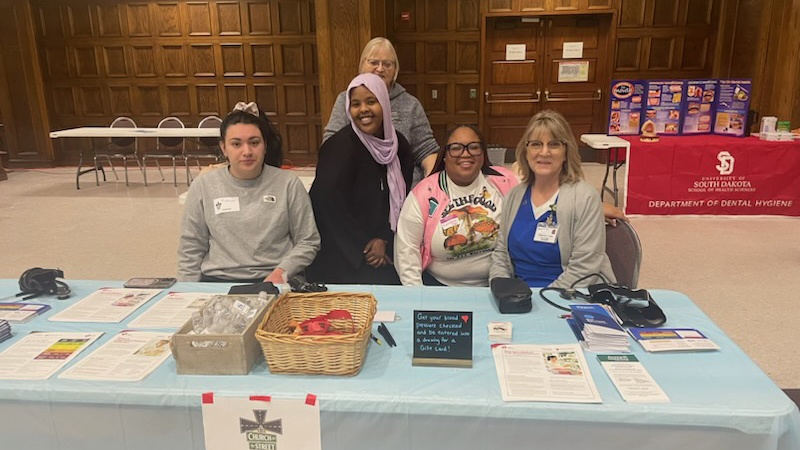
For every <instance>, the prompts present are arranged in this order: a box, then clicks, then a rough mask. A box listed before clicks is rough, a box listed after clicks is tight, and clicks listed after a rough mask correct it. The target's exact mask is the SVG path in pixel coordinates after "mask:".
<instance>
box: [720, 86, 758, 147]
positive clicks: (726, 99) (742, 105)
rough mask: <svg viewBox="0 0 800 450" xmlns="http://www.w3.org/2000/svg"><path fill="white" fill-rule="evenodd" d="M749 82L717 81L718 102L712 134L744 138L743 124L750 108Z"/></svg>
mask: <svg viewBox="0 0 800 450" xmlns="http://www.w3.org/2000/svg"><path fill="white" fill-rule="evenodd" d="M751 84H752V82H751V81H750V80H719V92H718V95H719V100H718V101H717V116H716V120H715V121H714V133H717V134H726V135H729V136H737V137H743V136H745V122H746V121H747V111H748V110H749V108H750V93H751Z"/></svg>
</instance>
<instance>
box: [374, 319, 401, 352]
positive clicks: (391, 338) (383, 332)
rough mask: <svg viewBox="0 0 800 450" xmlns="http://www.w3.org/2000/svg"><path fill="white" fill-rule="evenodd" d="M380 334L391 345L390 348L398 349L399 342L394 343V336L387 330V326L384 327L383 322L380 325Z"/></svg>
mask: <svg viewBox="0 0 800 450" xmlns="http://www.w3.org/2000/svg"><path fill="white" fill-rule="evenodd" d="M378 332H379V333H380V334H381V336H383V338H384V339H385V340H386V343H387V344H389V347H397V342H395V341H394V336H392V333H389V329H388V328H386V325H384V324H383V322H381V324H380V325H378Z"/></svg>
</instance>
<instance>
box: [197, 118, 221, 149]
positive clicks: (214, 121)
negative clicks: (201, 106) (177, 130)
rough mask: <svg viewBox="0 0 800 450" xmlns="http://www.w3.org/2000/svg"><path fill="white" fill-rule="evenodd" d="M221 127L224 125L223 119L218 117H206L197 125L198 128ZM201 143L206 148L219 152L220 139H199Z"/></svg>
mask: <svg viewBox="0 0 800 450" xmlns="http://www.w3.org/2000/svg"><path fill="white" fill-rule="evenodd" d="M220 125H222V119H220V118H219V117H217V116H208V117H204V118H203V120H201V121H200V123H198V124H197V128H217V129H219V127H220ZM199 141H200V143H201V144H203V145H204V146H206V147H209V148H214V149H216V150H219V138H215V137H201V138H200V139H199Z"/></svg>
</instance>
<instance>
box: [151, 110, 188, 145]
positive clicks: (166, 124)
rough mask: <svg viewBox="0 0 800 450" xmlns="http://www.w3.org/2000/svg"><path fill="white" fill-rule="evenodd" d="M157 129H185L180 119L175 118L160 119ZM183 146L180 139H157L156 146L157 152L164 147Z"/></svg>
mask: <svg viewBox="0 0 800 450" xmlns="http://www.w3.org/2000/svg"><path fill="white" fill-rule="evenodd" d="M158 128H186V127H185V126H184V125H183V122H182V121H181V119H178V118H177V117H165V118H164V119H161V122H158ZM182 144H183V138H182V137H163V136H162V137H159V138H158V146H159V150H160V147H161V146H164V147H178V146H181V145H182Z"/></svg>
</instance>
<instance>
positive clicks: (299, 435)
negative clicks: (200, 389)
mask: <svg viewBox="0 0 800 450" xmlns="http://www.w3.org/2000/svg"><path fill="white" fill-rule="evenodd" d="M207 396H209V394H204V395H203V408H202V410H203V431H204V434H205V438H206V450H286V449H292V450H321V448H322V440H321V438H320V422H319V402H316V401H313V402H309V401H308V400H306V401H303V400H288V399H269V398H268V397H257V398H256V399H252V400H251V399H247V398H227V397H216V396H214V397H207ZM267 399H268V400H267Z"/></svg>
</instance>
